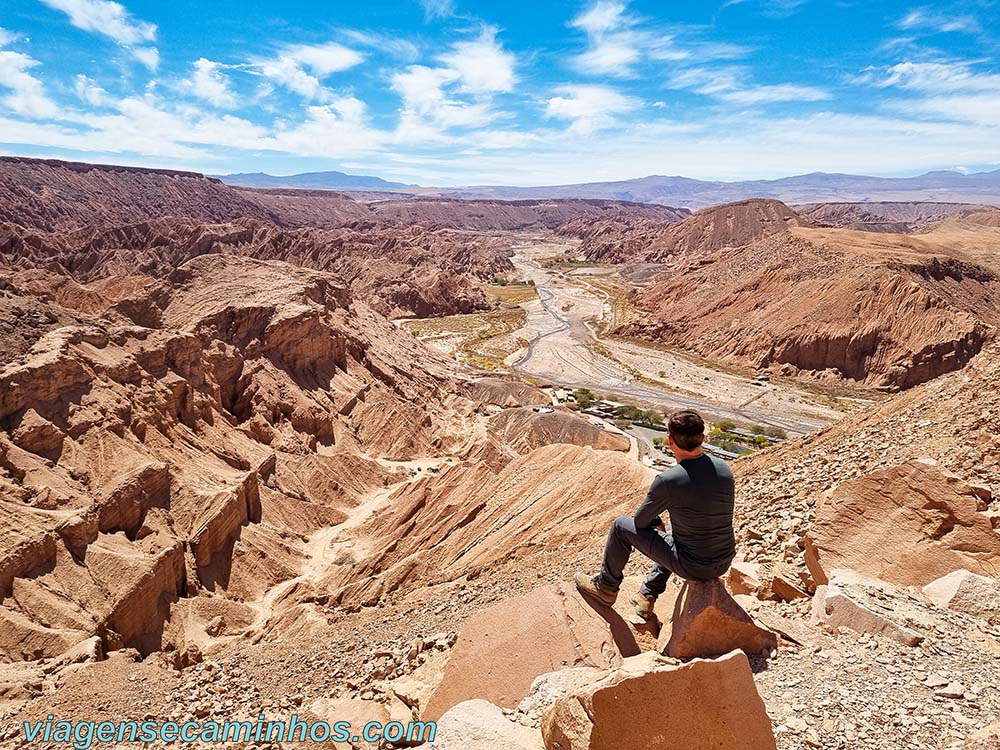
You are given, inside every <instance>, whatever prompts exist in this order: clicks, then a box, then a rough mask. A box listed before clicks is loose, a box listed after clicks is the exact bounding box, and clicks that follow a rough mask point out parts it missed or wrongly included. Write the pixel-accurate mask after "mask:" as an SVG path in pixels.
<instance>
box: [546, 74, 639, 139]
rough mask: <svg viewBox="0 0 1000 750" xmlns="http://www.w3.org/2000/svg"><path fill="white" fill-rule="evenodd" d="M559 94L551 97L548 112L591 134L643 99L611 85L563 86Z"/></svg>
mask: <svg viewBox="0 0 1000 750" xmlns="http://www.w3.org/2000/svg"><path fill="white" fill-rule="evenodd" d="M558 91H559V94H560V95H559V96H554V97H552V98H551V99H549V100H548V102H547V103H546V107H545V114H546V116H548V117H554V118H558V119H562V120H571V121H572V126H571V127H572V129H573V130H575V131H576V132H580V133H591V132H594V131H596V130H600V129H602V128H606V127H608V126H610V125H612V124H614V121H615V120H614V118H615V115H620V114H624V113H626V112H632V111H634V110H636V109H638V108H639V107H640V106H641V102H640V101H639V100H638V99H635V98H633V97H630V96H625V95H624V94H621V93H619V92H618V91H616V90H615V89H613V88H611V87H609V86H584V85H575V86H563V87H561V88H560V89H559V90H558Z"/></svg>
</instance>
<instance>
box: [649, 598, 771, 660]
mask: <svg viewBox="0 0 1000 750" xmlns="http://www.w3.org/2000/svg"><path fill="white" fill-rule="evenodd" d="M777 643H778V641H777V638H776V636H775V635H774V633H772V632H770V631H769V630H765V629H764V628H762V627H760V626H759V625H757V624H756V623H755V622H754V620H753V618H752V617H750V615H748V614H747V613H746V611H745V610H744V609H743V608H742V607H740V605H739V604H737V602H736V600H735V599H733V597H732V596H731V595H730V593H729V592H728V591H727V590H726V587H725V585H724V584H723V583H722V581H721V580H720V579H718V578H716V579H715V580H712V581H685V582H684V585H683V587H682V588H681V593H680V596H679V597H678V598H677V602H676V603H675V604H674V612H673V617H672V618H671V622H670V627H669V628H666V627H665V628H664V629H663V632H661V633H660V643H659V649H660V652H661V653H663V654H665V655H666V656H672V657H675V658H677V659H693V658H712V657H716V656H721V655H722V654H727V653H729V652H730V651H733V650H735V649H740V650H742V651H744V652H745V653H747V654H759V653H764V652H769V651H772V650H774V649H775V648H776V647H777Z"/></svg>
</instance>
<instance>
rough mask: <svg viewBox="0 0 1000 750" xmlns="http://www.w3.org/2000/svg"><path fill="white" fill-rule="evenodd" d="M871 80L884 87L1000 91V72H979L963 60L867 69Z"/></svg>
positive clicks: (925, 89)
mask: <svg viewBox="0 0 1000 750" xmlns="http://www.w3.org/2000/svg"><path fill="white" fill-rule="evenodd" d="M866 74H867V76H866V78H865V80H867V81H868V82H872V83H875V84H876V85H878V86H881V87H883V88H884V87H889V86H897V87H899V88H903V89H910V90H914V91H926V92H939V93H948V92H953V91H996V92H1000V74H996V73H980V72H977V71H975V70H974V69H973V68H972V66H971V65H969V64H967V63H962V62H951V63H940V62H916V63H915V62H903V63H899V64H897V65H892V66H890V67H888V68H885V69H884V70H879V69H874V68H870V69H869V70H868V71H866Z"/></svg>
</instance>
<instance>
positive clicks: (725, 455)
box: [701, 443, 742, 461]
mask: <svg viewBox="0 0 1000 750" xmlns="http://www.w3.org/2000/svg"><path fill="white" fill-rule="evenodd" d="M701 447H702V449H703V450H704V451H705V453H709V454H711V455H713V456H715V457H716V458H722V459H725V460H726V461H732V460H733V459H734V458H739V457H740V456H741V455H742V454H740V453H734V452H733V451H727V450H726V449H725V448H720V447H719V446H717V445H712V444H711V443H703V444H702V446H701Z"/></svg>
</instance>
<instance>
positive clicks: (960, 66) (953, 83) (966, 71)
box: [860, 62, 1000, 127]
mask: <svg viewBox="0 0 1000 750" xmlns="http://www.w3.org/2000/svg"><path fill="white" fill-rule="evenodd" d="M860 80H861V81H862V82H865V83H872V84H874V85H876V86H878V87H880V88H896V89H900V90H902V91H907V92H915V93H916V94H917V96H915V97H913V98H908V99H901V100H893V101H890V102H888V103H887V106H888V107H889V108H891V109H893V110H896V111H901V112H906V113H909V114H912V115H919V116H921V117H932V118H936V119H940V120H958V121H967V122H974V123H981V124H984V125H993V126H994V127H996V126H997V125H1000V74H997V73H988V72H980V71H977V70H975V69H974V68H973V67H972V66H971V65H970V64H968V63H964V62H949V63H943V62H919V63H915V62H904V63H899V64H897V65H892V66H890V67H888V68H885V69H869V70H867V71H866V72H865V74H864V75H863V76H862V77H861V79H860Z"/></svg>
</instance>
